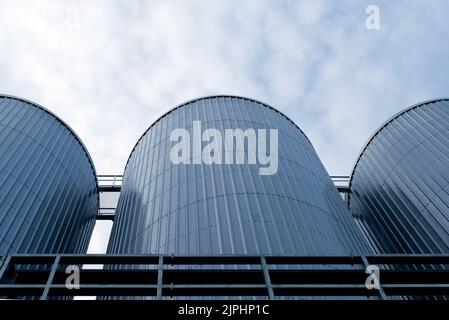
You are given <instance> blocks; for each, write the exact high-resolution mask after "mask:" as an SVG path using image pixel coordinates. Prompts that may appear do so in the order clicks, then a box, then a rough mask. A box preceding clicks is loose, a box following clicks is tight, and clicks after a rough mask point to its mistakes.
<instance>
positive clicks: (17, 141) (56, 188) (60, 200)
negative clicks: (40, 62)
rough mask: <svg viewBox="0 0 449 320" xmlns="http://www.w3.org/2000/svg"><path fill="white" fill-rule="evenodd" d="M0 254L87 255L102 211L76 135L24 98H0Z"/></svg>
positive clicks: (87, 157) (89, 161) (90, 166)
mask: <svg viewBox="0 0 449 320" xmlns="http://www.w3.org/2000/svg"><path fill="white" fill-rule="evenodd" d="M0 142H1V143H0V176H1V178H2V181H3V183H2V185H1V186H0V194H1V195H0V208H1V210H0V211H1V213H0V253H9V252H11V253H83V252H86V251H87V246H88V243H89V239H90V235H91V233H92V230H93V227H94V224H95V217H96V213H97V208H98V202H99V194H98V182H97V176H96V172H95V167H94V164H93V161H92V159H91V156H90V155H89V152H88V151H87V149H86V147H85V146H84V144H83V142H82V141H81V139H80V138H79V137H78V135H77V134H76V133H75V132H74V131H73V130H72V129H71V128H70V126H68V125H67V124H66V123H65V122H64V121H62V120H61V119H60V118H59V117H57V116H56V115H55V114H53V113H52V112H50V111H49V110H48V109H46V108H44V107H43V106H41V105H39V104H37V103H34V102H31V101H29V100H26V99H22V98H18V97H14V96H10V95H4V94H1V95H0Z"/></svg>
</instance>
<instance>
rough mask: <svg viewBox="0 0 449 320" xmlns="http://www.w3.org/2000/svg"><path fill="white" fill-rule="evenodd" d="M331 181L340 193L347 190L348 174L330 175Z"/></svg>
mask: <svg viewBox="0 0 449 320" xmlns="http://www.w3.org/2000/svg"><path fill="white" fill-rule="evenodd" d="M331 179H332V182H333V183H334V184H335V186H336V187H337V190H338V191H339V192H341V193H348V192H349V179H350V177H349V176H331Z"/></svg>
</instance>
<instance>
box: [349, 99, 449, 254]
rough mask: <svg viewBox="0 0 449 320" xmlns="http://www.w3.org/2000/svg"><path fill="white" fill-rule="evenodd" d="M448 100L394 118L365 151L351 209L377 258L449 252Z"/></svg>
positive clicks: (357, 169)
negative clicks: (384, 254) (372, 246)
mask: <svg viewBox="0 0 449 320" xmlns="http://www.w3.org/2000/svg"><path fill="white" fill-rule="evenodd" d="M448 168H449V99H439V100H433V101H428V102H424V103H420V104H417V105H414V106H412V107H410V108H408V109H406V110H404V111H402V112H400V113H399V114H397V115H395V116H394V117H392V118H391V119H390V120H388V121H387V122H386V123H385V124H383V125H382V126H381V127H380V129H378V130H377V131H376V132H375V134H374V135H373V136H372V137H371V138H370V139H369V141H368V143H367V144H366V146H365V147H364V148H363V150H362V152H361V154H360V156H359V158H358V160H357V162H356V164H355V166H354V169H353V172H352V176H351V180H350V196H349V207H350V209H351V211H352V214H353V215H354V217H355V218H356V219H357V221H358V223H359V224H360V225H361V226H362V229H363V230H364V231H365V233H366V234H367V235H368V237H369V238H370V239H371V241H372V243H373V244H374V245H375V247H376V248H377V251H378V252H384V253H448V252H449V185H448V184H449V170H448Z"/></svg>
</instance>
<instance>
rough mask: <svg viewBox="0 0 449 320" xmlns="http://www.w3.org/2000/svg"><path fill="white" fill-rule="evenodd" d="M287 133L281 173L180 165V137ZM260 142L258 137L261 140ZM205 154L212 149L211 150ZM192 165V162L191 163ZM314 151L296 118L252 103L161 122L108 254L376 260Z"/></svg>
mask: <svg viewBox="0 0 449 320" xmlns="http://www.w3.org/2000/svg"><path fill="white" fill-rule="evenodd" d="M194 120H200V121H202V129H203V130H205V129H208V128H216V129H218V130H220V132H222V133H223V132H224V130H225V129H237V128H240V129H243V130H246V129H250V128H253V129H256V130H257V129H278V133H279V168H278V171H277V173H275V174H274V175H265V176H263V175H259V171H258V170H259V165H253V164H251V165H249V164H246V165H229V164H227V165H219V164H213V165H206V164H180V165H173V164H172V163H171V161H170V157H169V154H170V148H171V147H172V145H174V142H171V141H170V140H169V136H170V133H171V132H172V130H174V129H177V128H184V129H187V130H188V131H189V132H190V134H191V135H192V122H193V121H194ZM256 132H257V131H256ZM203 147H204V143H203ZM191 156H192V155H191ZM366 250H367V249H366V245H365V244H364V240H363V239H362V235H361V233H360V231H359V230H358V228H357V226H356V225H355V222H354V220H353V219H352V217H351V216H350V214H349V211H348V209H347V208H346V206H345V205H344V203H343V201H342V199H341V197H340V195H339V194H338V192H337V190H336V188H335V186H334V184H333V183H332V181H331V179H330V177H329V175H328V174H327V172H326V170H325V169H324V167H323V165H322V163H321V161H320V160H319V158H318V156H317V154H316V153H315V150H314V149H313V147H312V145H311V143H310V142H309V140H308V139H307V138H306V136H305V135H304V134H303V133H302V131H301V130H300V129H299V128H298V127H297V126H296V125H295V124H294V123H293V122H292V121H291V120H289V119H288V118H287V117H286V116H284V115H283V114H281V113H280V112H278V111H276V110H275V109H273V108H272V107H270V106H268V105H266V104H264V103H261V102H258V101H255V100H251V99H247V98H240V97H232V96H213V97H206V98H200V99H197V100H193V101H189V102H187V103H184V104H182V105H180V106H178V107H176V108H174V109H172V110H171V111H169V112H168V113H167V114H165V115H164V116H162V117H161V118H160V119H158V120H157V121H156V122H155V123H154V124H153V125H151V127H150V128H149V129H148V130H147V131H146V132H145V134H144V135H143V136H142V137H141V139H140V140H139V141H138V143H137V144H136V146H135V148H134V150H133V152H132V154H131V156H130V158H129V159H128V163H127V166H126V169H125V173H124V181H123V185H122V191H121V195H120V199H119V203H118V207H117V211H116V217H115V222H114V226H113V229H112V234H111V238H110V242H109V246H108V252H109V253H126V254H131V253H133V254H143V253H158V254H201V255H207V254H255V253H261V254H352V253H356V252H363V251H366Z"/></svg>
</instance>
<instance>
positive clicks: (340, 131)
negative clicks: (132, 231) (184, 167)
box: [0, 0, 449, 251]
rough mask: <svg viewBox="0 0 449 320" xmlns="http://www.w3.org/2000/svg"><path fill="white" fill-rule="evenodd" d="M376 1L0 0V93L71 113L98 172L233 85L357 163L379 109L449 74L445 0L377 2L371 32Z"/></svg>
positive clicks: (425, 93)
mask: <svg viewBox="0 0 449 320" xmlns="http://www.w3.org/2000/svg"><path fill="white" fill-rule="evenodd" d="M371 2H373V1H349V0H348V1H345V2H338V3H337V2H335V1H263V2H262V1H255V0H251V1H151V2H145V1H142V2H125V1H116V2H110V1H68V2H60V1H45V2H42V1H39V2H37V1H22V0H17V1H9V2H5V1H3V2H1V3H0V91H2V92H4V93H9V94H14V95H18V96H22V97H24V98H28V99H31V100H35V101H36V102H38V103H41V104H42V105H44V106H46V107H47V108H49V109H51V110H52V111H54V112H55V113H56V114H57V115H59V116H60V117H61V118H62V119H64V120H65V121H66V122H67V123H69V125H71V126H72V127H73V128H74V130H75V131H76V132H77V133H78V134H79V136H80V137H81V138H82V140H83V141H84V142H85V144H86V146H87V147H88V149H89V151H90V152H91V154H92V156H93V159H94V162H95V164H96V167H97V171H98V172H99V173H120V172H121V171H122V170H123V168H124V165H125V162H126V159H127V158H128V155H129V152H130V151H131V149H132V147H133V146H134V144H135V142H136V141H137V139H138V138H139V137H140V135H141V134H142V133H143V132H144V131H145V129H146V128H147V127H148V126H149V125H150V124H151V123H152V121H154V120H155V119H156V118H157V117H158V116H160V115H161V114H163V113H164V112H165V111H166V110H168V109H169V108H171V107H173V106H174V105H176V104H178V103H181V102H183V101H185V100H188V99H191V98H194V97H197V96H202V95H207V94H215V93H230V94H239V95H244V96H249V97H254V98H258V99H262V100H265V101H266V102H267V103H269V104H271V105H273V106H274V107H276V108H279V109H280V110H281V111H283V112H285V113H286V114H287V115H289V116H290V117H291V118H292V119H293V120H294V121H295V122H296V123H297V124H298V125H299V126H300V127H301V128H302V129H303V130H304V131H305V133H306V134H307V135H308V136H309V138H310V140H311V141H312V143H313V144H314V146H315V148H316V150H317V152H318V154H319V156H320V157H321V159H322V160H323V162H324V164H325V166H326V167H327V168H328V171H329V172H330V173H333V174H349V170H350V168H351V166H352V163H353V162H354V161H355V157H356V155H357V153H358V150H359V148H360V147H361V146H362V144H363V143H364V141H365V140H366V139H367V138H368V136H369V135H370V134H371V133H372V131H373V130H374V129H375V128H376V127H377V126H378V125H379V124H380V123H381V122H382V121H383V120H385V119H386V118H387V117H388V116H390V115H392V114H394V113H395V112H397V111H399V110H400V109H402V108H404V107H406V106H408V105H410V104H413V103H416V102H419V101H421V100H425V99H429V98H434V97H438V96H444V95H447V93H446V92H447V87H448V82H449V78H448V77H447V72H446V70H448V68H449V62H448V59H447V56H448V53H449V44H448V43H447V41H446V40H447V30H448V27H449V26H448V24H449V22H447V18H446V16H445V13H446V12H448V10H447V9H448V4H447V2H445V1H443V0H441V1H426V2H422V1H416V0H414V1H394V2H391V1H374V2H375V3H376V5H378V6H379V8H380V17H381V29H380V30H378V31H370V30H367V29H366V28H365V18H366V14H365V7H366V5H368V4H371ZM374 2H373V3H374ZM99 230H100V229H97V231H98V235H100V234H103V238H105V235H106V234H107V230H106V229H104V230H103V231H99ZM95 237H96V238H95V239H94V242H95V243H97V242H98V246H97V244H95V245H94V246H93V247H92V248H93V249H91V250H94V251H99V250H100V248H103V247H104V240H99V239H100V238H101V237H100V236H98V238H97V235H96V236H95ZM96 239H98V240H96ZM102 241H103V242H102ZM95 246H96V247H95Z"/></svg>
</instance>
